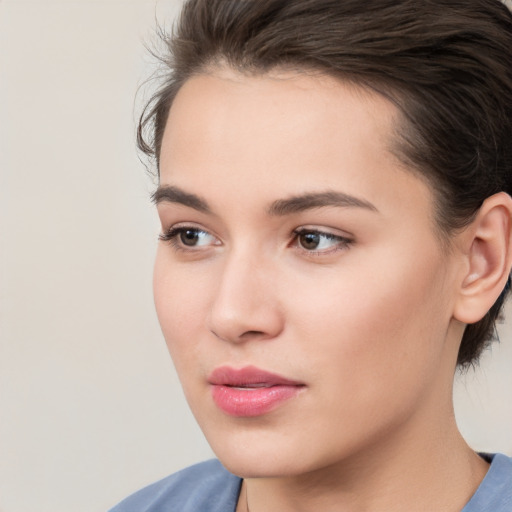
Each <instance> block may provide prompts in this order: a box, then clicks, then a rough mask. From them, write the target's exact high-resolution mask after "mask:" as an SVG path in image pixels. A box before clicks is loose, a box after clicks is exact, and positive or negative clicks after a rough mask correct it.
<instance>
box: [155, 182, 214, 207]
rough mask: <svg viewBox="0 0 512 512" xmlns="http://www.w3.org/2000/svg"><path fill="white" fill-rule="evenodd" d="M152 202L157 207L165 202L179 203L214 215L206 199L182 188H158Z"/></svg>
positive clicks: (165, 186)
mask: <svg viewBox="0 0 512 512" xmlns="http://www.w3.org/2000/svg"><path fill="white" fill-rule="evenodd" d="M151 200H152V201H153V203H155V204H157V205H158V204H159V203H164V202H166V203H178V204H182V205H184V206H188V207H189V208H193V209H194V210H198V211H200V212H203V213H212V211H211V209H210V207H209V206H208V203H207V202H206V201H205V200H204V199H201V198H200V197H199V196H196V195H195V194H190V193H189V192H185V191H184V190H182V189H181V188H178V187H172V186H170V185H163V186H160V187H158V188H157V189H156V191H155V192H154V193H153V194H152V195H151Z"/></svg>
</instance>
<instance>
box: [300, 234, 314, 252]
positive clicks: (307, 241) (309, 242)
mask: <svg viewBox="0 0 512 512" xmlns="http://www.w3.org/2000/svg"><path fill="white" fill-rule="evenodd" d="M297 240H298V242H299V245H300V246H301V247H302V248H303V249H307V250H308V251H314V250H315V249H317V248H318V246H319V244H320V234H319V233H313V232H309V233H301V234H299V235H298V237H297Z"/></svg>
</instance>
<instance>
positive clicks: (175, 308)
mask: <svg viewBox="0 0 512 512" xmlns="http://www.w3.org/2000/svg"><path fill="white" fill-rule="evenodd" d="M399 121H400V119H399V115H398V112H397V111H396V110H395V107H394V106H393V105H391V104H390V103H389V102H387V101H386V100H385V99H384V98H381V97H379V96H377V95H374V94H372V93H370V92H367V91H363V90H361V89H358V88H356V87H354V86H349V85H347V84H344V83H342V82H339V81H336V80H334V79H331V78H327V77H322V76H311V75H305V74H303V75H301V74H296V73H291V72H285V71H282V72H274V73H272V74H266V75H263V76H254V75H241V74H238V73H236V72H234V71H230V70H228V69H217V70H214V71H212V72H210V73H205V74H202V75H198V76H196V77H194V78H192V79H190V80H189V81H188V82H186V83H185V84H184V86H183V87H182V89H181V90H180V92H179V93H178V95H177V97H176V99H175V101H174V103H173V106H172V109H171V112H170V116H169V120H168V123H167V126H166V130H165V134H164V138H163V144H162V152H161V159H160V179H161V182H160V189H161V190H165V189H166V187H177V188H179V190H181V191H183V192H185V193H186V194H189V195H190V194H193V195H194V199H199V200H200V202H198V201H196V202H195V203H194V202H191V198H190V196H184V195H181V196H180V197H177V196H176V194H174V195H173V196H172V197H170V196H168V197H167V198H166V197H165V194H163V195H162V196H161V197H160V198H159V201H158V214H159V217H160V220H161V224H162V232H163V233H164V234H165V233H167V232H168V231H169V230H170V229H172V228H179V229H183V228H188V229H189V230H192V232H193V233H194V234H196V235H197V237H198V238H197V240H198V243H197V245H192V246H190V245H186V244H185V243H184V242H183V240H182V238H180V236H179V234H178V235H176V234H175V236H174V237H173V238H172V240H170V241H169V240H162V241H161V242H160V244H159V248H158V252H157V257H156V264H155V273H154V294H155V303H156V308H157V313H158V317H159V320H160V323H161V326H162V330H163V333H164V336H165V339H166V342H167V344H168V347H169V351H170V353H171V356H172V359H173V361H174V363H175V366H176V369H177V372H178V375H179V377H180V380H181V382H182V385H183V389H184V392H185V394H186V397H187V400H188V402H189V404H190V407H191V409H192V411H193V413H194V415H195V417H196V419H197V421H198V423H199V425H200V426H201V428H202V429H203V432H204V434H205V436H206V437H207V439H208V441H209V443H210V444H211V446H212V448H213V450H214V451H215V453H216V454H217V455H218V457H219V458H220V460H221V461H222V462H223V464H224V465H225V466H226V467H227V468H228V469H229V470H230V471H232V472H233V473H235V474H237V475H240V476H243V477H244V484H243V489H242V494H241V497H240V503H239V507H238V509H237V510H239V511H242V510H246V501H248V503H249V506H250V510H251V512H258V511H274V510H279V511H281V512H283V511H288V510H294V511H306V510H324V511H327V512H329V511H333V512H334V511H336V512H340V511H344V510H350V511H368V512H369V511H374V510H375V511H376V510H393V511H395V512H396V511H401V510H404V511H405V510H407V511H411V510H414V511H422V510H425V511H427V510H428V511H432V510H439V511H460V510H461V508H462V507H463V505H464V504H465V503H466V502H467V501H468V500H469V498H470V497H471V495H472V494H473V493H474V491H475V489H476V488H477V486H478V484H479V483H480V481H481V480H482V478H483V477H484V475H485V471H486V469H487V465H486V464H485V463H484V462H483V461H482V460H481V459H480V458H479V457H478V456H477V455H476V454H474V452H473V451H471V450H470V449H469V448H468V447H467V445H466V444H465V442H464V441H463V440H462V438H461V437H460V434H459V432H458V430H457V427H456V425H455V420H454V416H453V408H452V398H451V396H452V382H453V374H454V368H455V364H456V356H457V350H458V345H459V343H460V339H461V336H462V333H463V329H464V324H463V322H461V321H459V320H458V319H457V318H456V314H455V312H456V311H457V309H461V302H460V289H461V286H462V284H463V283H464V279H465V277H466V276H467V275H468V273H469V270H470V268H469V264H468V245H469V244H468V241H467V240H468V235H467V233H466V232H464V233H462V234H460V235H457V236H458V238H457V237H455V238H454V239H453V240H452V241H451V248H450V250H447V248H446V245H445V244H443V243H441V241H440V238H439V233H438V230H437V227H436V225H435V220H434V218H433V211H434V209H433V195H432V191H431V189H430V187H429V186H428V185H427V184H426V183H425V182H424V181H423V180H422V179H420V178H419V177H418V174H416V173H413V172H410V170H407V169H404V168H403V165H401V164H400V163H399V162H398V160H397V159H396V157H395V156H393V153H392V151H391V146H392V144H393V134H394V127H395V125H396V123H398V122H399ZM324 192H336V193H342V194H347V195H350V197H352V198H357V199H358V200H359V202H360V203H361V204H349V205H347V204H324V205H323V206H316V207H315V208H304V205H303V204H302V209H300V208H299V209H298V211H295V210H294V209H291V210H292V211H289V210H290V209H288V210H287V211H284V212H283V211H281V212H276V211H275V210H276V208H275V206H276V202H278V201H283V200H288V199H290V198H291V197H295V196H303V195H304V194H314V193H324ZM324 199H325V197H324ZM184 203H186V204H184ZM278 204H279V203H278ZM272 205H274V211H269V209H270V210H271V206H272ZM370 205H371V206H370ZM297 229H307V230H309V231H310V232H311V231H315V230H316V231H320V232H322V233H327V234H328V235H327V236H326V235H321V236H320V239H319V240H320V245H319V247H318V248H317V249H316V250H311V247H310V246H309V245H306V247H305V246H304V245H305V244H304V241H305V238H304V236H302V237H300V236H297V234H296V231H297ZM194 230H195V231H194ZM164 238H165V236H164ZM222 365H229V366H231V367H234V368H241V367H244V366H247V365H253V366H257V367H259V368H262V369H265V370H267V371H270V372H273V373H277V374H279V375H282V376H284V377H286V378H288V379H293V380H295V381H300V382H301V383H303V384H304V387H303V388H302V389H301V391H300V393H299V394H298V395H297V396H296V397H294V398H292V399H290V400H288V401H286V402H284V403H283V404H281V405H280V406H279V407H278V408H276V409H275V410H273V411H271V412H269V413H267V414H264V415H262V416H257V417H251V418H239V417H232V416H229V415H227V414H226V413H224V412H223V411H221V410H220V409H219V408H218V407H217V406H216V405H215V404H214V402H213V400H212V397H211V390H210V386H209V384H208V376H209V374H210V373H211V372H212V371H213V370H214V369H215V368H217V367H219V366H222ZM447 481H449V482H450V485H449V486H447V485H446V482H447Z"/></svg>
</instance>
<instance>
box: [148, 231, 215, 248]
mask: <svg viewBox="0 0 512 512" xmlns="http://www.w3.org/2000/svg"><path fill="white" fill-rule="evenodd" d="M187 231H195V232H196V233H205V234H207V235H210V233H208V231H206V230H204V229H200V228H198V227H195V226H176V227H171V228H170V229H168V230H166V231H165V232H164V233H161V234H160V235H159V236H158V239H159V240H161V241H162V242H167V243H168V244H170V245H171V246H172V248H173V249H174V250H176V251H186V252H189V251H191V250H194V248H193V246H190V247H189V248H187V247H186V246H185V245H184V244H181V243H180V241H179V240H178V237H179V236H180V235H181V234H182V233H186V232H187ZM210 236H213V235H210Z"/></svg>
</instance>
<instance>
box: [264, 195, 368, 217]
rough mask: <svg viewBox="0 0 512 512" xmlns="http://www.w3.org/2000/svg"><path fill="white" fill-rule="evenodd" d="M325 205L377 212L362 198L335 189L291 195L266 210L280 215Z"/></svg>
mask: <svg viewBox="0 0 512 512" xmlns="http://www.w3.org/2000/svg"><path fill="white" fill-rule="evenodd" d="M327 206H335V207H341V208H364V209H366V210H370V211H373V212H378V210H377V208H376V207H375V206H374V205H373V204H372V203H370V202H368V201H365V200H364V199H359V198H357V197H354V196H351V195H349V194H345V193H343V192H335V191H326V192H316V193H311V194H303V195H298V196H292V197H290V198H288V199H279V200H277V201H274V202H273V203H272V205H271V206H270V208H269V210H268V212H269V214H270V215H278V216H281V215H289V214H291V213H299V212H302V211H305V210H311V209H313V208H323V207H327Z"/></svg>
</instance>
